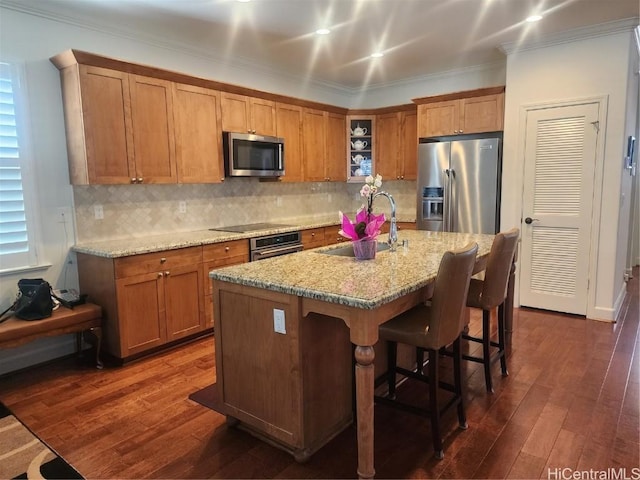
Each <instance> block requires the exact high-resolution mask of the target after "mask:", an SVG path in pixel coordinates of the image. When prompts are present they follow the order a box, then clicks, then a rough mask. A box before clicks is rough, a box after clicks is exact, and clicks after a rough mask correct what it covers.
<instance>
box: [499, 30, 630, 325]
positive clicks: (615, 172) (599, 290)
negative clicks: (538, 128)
mask: <svg viewBox="0 0 640 480" xmlns="http://www.w3.org/2000/svg"><path fill="white" fill-rule="evenodd" d="M630 40H631V29H629V30H628V31H624V32H618V33H612V34H610V35H602V36H597V37H593V38H589V39H582V40H577V41H573V42H568V43H563V44H559V45H554V46H548V47H542V48H535V49H529V50H524V51H520V52H517V51H516V52H512V53H510V54H509V55H508V57H507V89H506V99H505V130H504V162H503V165H504V166H503V208H502V219H501V227H502V228H503V229H504V228H508V227H511V226H518V225H520V218H521V210H522V188H523V179H522V177H523V171H522V165H523V163H522V159H521V158H518V152H521V151H522V148H521V145H519V142H520V140H519V139H520V138H521V134H520V132H521V131H522V129H523V125H521V124H520V121H521V111H522V108H523V107H524V106H530V105H535V104H542V103H549V102H560V101H568V100H574V99H582V98H593V97H601V96H606V97H607V98H608V112H607V115H606V126H603V127H606V130H604V131H603V134H602V138H603V140H604V142H605V145H604V173H603V179H602V191H603V192H604V194H603V195H602V198H601V202H600V205H599V209H600V211H601V212H602V215H601V217H600V223H599V224H596V225H595V228H596V229H597V230H598V232H599V240H598V242H597V245H593V246H592V248H596V249H597V265H596V266H595V272H596V277H595V278H594V279H592V283H591V285H592V288H595V296H594V298H593V302H590V303H591V304H590V305H588V307H587V316H588V317H589V318H599V319H608V320H612V319H615V315H616V313H617V308H619V303H620V301H621V298H622V297H623V295H624V289H625V284H624V282H623V275H622V272H623V269H624V259H625V256H626V246H627V239H628V227H629V222H628V220H627V219H628V218H629V213H628V212H629V211H628V204H629V202H628V198H629V194H630V182H629V181H627V180H626V179H623V170H624V169H623V164H622V157H623V144H624V143H625V141H626V140H625V139H626V135H627V132H629V133H628V134H631V133H632V132H633V130H634V128H635V125H634V126H633V127H632V126H631V125H629V123H630V122H629V121H628V118H629V115H628V111H629V108H635V105H637V103H636V101H635V99H631V103H632V104H633V107H630V106H629V99H628V95H629V93H628V89H627V86H628V80H629V76H628V69H629V67H628V63H629V58H630V52H629V50H630V47H631V41H630ZM625 172H626V171H625ZM624 175H627V174H626V173H624ZM627 177H628V175H627ZM623 180H624V181H623ZM596 190H597V188H596ZM625 211H626V212H627V213H626V216H624V212H625Z"/></svg>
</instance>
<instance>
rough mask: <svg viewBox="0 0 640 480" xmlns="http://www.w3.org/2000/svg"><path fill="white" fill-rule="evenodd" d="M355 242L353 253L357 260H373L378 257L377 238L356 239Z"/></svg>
mask: <svg viewBox="0 0 640 480" xmlns="http://www.w3.org/2000/svg"><path fill="white" fill-rule="evenodd" d="M351 243H352V244H353V254H354V255H355V257H356V260H372V259H374V258H376V250H377V249H378V241H377V240H375V239H374V240H370V239H367V240H356V241H355V242H351Z"/></svg>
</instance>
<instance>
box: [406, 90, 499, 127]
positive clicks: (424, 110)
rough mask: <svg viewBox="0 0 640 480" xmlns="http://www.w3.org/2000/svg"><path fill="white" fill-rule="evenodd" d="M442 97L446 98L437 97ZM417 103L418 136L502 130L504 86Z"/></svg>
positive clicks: (422, 100) (417, 101) (427, 99)
mask: <svg viewBox="0 0 640 480" xmlns="http://www.w3.org/2000/svg"><path fill="white" fill-rule="evenodd" d="M500 90H501V91H500ZM487 92H492V93H487ZM482 93H487V94H484V95H483V94H482ZM465 95H466V96H465ZM448 97H460V98H448ZM440 98H443V99H442V100H438V99H440ZM414 102H416V103H419V105H418V136H419V137H437V136H443V135H459V134H465V133H482V132H494V131H500V130H502V129H503V125H504V123H503V122H504V87H496V88H493V89H481V90H477V91H474V92H460V93H458V94H450V95H442V96H440V97H431V98H424V99H416V100H414Z"/></svg>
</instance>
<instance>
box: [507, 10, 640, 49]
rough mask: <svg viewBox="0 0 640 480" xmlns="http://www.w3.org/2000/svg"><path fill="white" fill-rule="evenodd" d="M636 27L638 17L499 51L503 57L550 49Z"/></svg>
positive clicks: (558, 34) (592, 26)
mask: <svg viewBox="0 0 640 480" xmlns="http://www.w3.org/2000/svg"><path fill="white" fill-rule="evenodd" d="M637 25H638V17H633V18H625V19H622V20H616V21H613V22H606V23H599V24H598V25H591V26H589V27H580V28H575V29H572V30H567V31H565V32H561V33H557V34H554V35H549V36H548V37H547V38H546V39H544V40H542V41H538V42H530V43H529V42H524V43H519V42H509V43H503V44H501V45H500V47H499V48H500V50H501V51H502V52H503V53H504V54H505V55H511V54H512V53H515V52H523V51H527V50H535V49H538V48H545V47H551V46H554V45H561V44H563V43H571V42H575V41H578V40H586V39H589V38H597V37H603V36H607V35H614V34H617V33H621V32H631V31H632V29H633V28H634V27H636V26H637Z"/></svg>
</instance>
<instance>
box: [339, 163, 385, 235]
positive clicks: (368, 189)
mask: <svg viewBox="0 0 640 480" xmlns="http://www.w3.org/2000/svg"><path fill="white" fill-rule="evenodd" d="M381 186H382V176H381V175H379V174H378V175H376V177H375V178H373V177H372V176H371V175H369V176H368V177H367V178H366V179H365V184H364V186H363V187H362V189H361V190H360V196H362V197H365V198H366V199H367V205H366V206H365V205H362V207H360V208H359V209H358V211H357V212H356V218H355V223H354V222H352V221H351V220H349V217H347V216H346V215H345V214H344V213H342V212H339V215H340V223H341V225H342V229H341V230H340V231H339V232H338V233H339V234H340V235H342V236H343V237H345V238H350V239H351V240H352V241H358V240H374V239H375V238H376V237H377V236H378V235H379V234H380V229H381V228H382V225H383V224H384V222H385V220H386V218H385V216H384V213H381V214H380V215H375V214H374V213H373V212H372V210H373V197H374V195H375V193H376V192H377V191H378V189H379V188H380V187H381Z"/></svg>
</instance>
